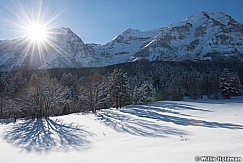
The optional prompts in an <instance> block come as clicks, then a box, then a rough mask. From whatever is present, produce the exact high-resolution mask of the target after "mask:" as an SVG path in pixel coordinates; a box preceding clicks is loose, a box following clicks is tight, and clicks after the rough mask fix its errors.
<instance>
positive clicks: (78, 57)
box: [0, 28, 96, 70]
mask: <svg viewBox="0 0 243 163" xmlns="http://www.w3.org/2000/svg"><path fill="white" fill-rule="evenodd" d="M49 33H50V34H49V39H48V40H49V41H48V42H45V43H43V45H40V46H39V47H40V48H38V45H37V44H32V43H31V41H29V40H28V39H26V38H18V39H14V40H4V41H1V42H0V70H10V69H23V68H29V69H40V68H67V67H89V66H92V65H95V63H94V62H95V61H96V59H95V51H94V49H93V47H91V46H89V45H86V44H84V42H83V41H82V40H81V39H80V38H79V37H78V36H77V35H76V34H74V33H73V32H72V31H71V30H70V29H69V28H59V29H52V30H51V31H50V32H49Z"/></svg>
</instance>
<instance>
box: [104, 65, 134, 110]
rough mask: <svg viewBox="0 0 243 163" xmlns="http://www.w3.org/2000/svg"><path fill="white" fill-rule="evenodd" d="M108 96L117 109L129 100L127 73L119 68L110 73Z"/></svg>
mask: <svg viewBox="0 0 243 163" xmlns="http://www.w3.org/2000/svg"><path fill="white" fill-rule="evenodd" d="M109 97H110V100H111V102H112V103H113V104H115V107H116V108H117V109H118V108H121V107H123V106H125V104H126V103H128V102H129V101H130V87H129V84H128V79H127V74H126V73H125V72H123V71H122V70H121V69H115V70H114V71H113V73H112V74H111V78H110V82H109Z"/></svg>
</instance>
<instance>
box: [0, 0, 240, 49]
mask: <svg viewBox="0 0 243 163" xmlns="http://www.w3.org/2000/svg"><path fill="white" fill-rule="evenodd" d="M40 4H42V5H41V6H42V12H41V17H42V19H43V21H45V20H48V19H50V18H52V17H54V16H55V15H59V16H58V17H57V18H55V19H54V20H53V22H52V23H51V24H50V27H51V28H58V27H69V28H71V29H72V30H73V32H74V33H76V34H77V35H78V36H80V37H81V39H82V40H83V41H84V42H85V43H91V42H92V43H102V44H104V43H106V42H108V41H111V40H112V39H113V38H114V37H115V36H117V35H118V34H120V33H122V32H123V31H124V30H126V29H127V28H135V29H140V30H150V29H154V28H160V27H164V26H167V25H169V24H170V23H176V22H179V21H181V20H183V19H185V18H186V17H188V16H191V15H193V14H198V13H199V12H201V11H207V12H217V11H222V12H224V13H226V14H228V15H230V16H232V17H233V18H234V19H236V20H237V21H239V22H240V23H243V16H242V15H243V0H42V1H40V0H39V1H38V0H22V1H21V0H18V1H16V0H0V15H1V17H0V40H3V39H11V38H16V37H19V35H20V34H19V30H20V29H18V27H16V24H17V23H21V22H20V21H21V20H19V19H20V18H17V17H18V16H19V15H22V13H21V11H20V7H19V6H21V7H22V10H25V11H28V12H27V13H28V15H31V14H32V13H34V14H36V13H37V11H38V10H37V8H38V7H39V6H40ZM16 15H18V16H16ZM16 22H17V23H16Z"/></svg>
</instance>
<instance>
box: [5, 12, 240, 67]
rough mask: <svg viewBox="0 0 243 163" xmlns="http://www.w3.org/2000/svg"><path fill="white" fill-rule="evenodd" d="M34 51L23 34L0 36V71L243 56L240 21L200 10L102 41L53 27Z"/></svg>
mask: <svg viewBox="0 0 243 163" xmlns="http://www.w3.org/2000/svg"><path fill="white" fill-rule="evenodd" d="M49 38H50V42H51V46H50V45H45V48H44V49H43V50H42V51H41V55H40V51H38V49H37V48H35V47H32V48H31V46H30V45H29V44H28V42H26V41H23V40H24V39H23V38H19V39H14V40H3V41H0V70H1V71H3V70H11V69H20V68H25V69H26V68H27V69H40V68H68V67H100V66H107V65H113V64H118V63H124V62H134V61H138V60H149V61H164V60H184V59H192V60H195V59H196V60H229V61H231V60H234V61H235V60H236V61H242V60H243V25H242V24H241V23H238V22H236V21H235V20H234V19H233V18H232V17H230V16H228V15H226V14H224V13H222V12H217V13H207V12H201V13H199V14H198V15H193V16H191V17H188V18H187V19H186V20H184V21H182V22H180V23H176V24H172V25H169V26H168V27H164V28H160V29H154V30H150V31H139V30H135V29H128V30H126V31H124V32H123V33H122V34H120V35H118V36H117V37H116V38H115V39H113V40H112V41H110V42H108V43H106V44H105V45H97V44H85V43H84V42H83V41H82V40H81V38H79V37H78V36H77V35H76V34H74V33H73V32H72V31H71V30H70V29H69V28H59V29H53V30H52V31H51V34H50V36H49Z"/></svg>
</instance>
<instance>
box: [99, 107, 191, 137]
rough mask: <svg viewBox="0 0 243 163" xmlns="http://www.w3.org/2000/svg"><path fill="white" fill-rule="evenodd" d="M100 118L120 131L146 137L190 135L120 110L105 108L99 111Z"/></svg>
mask: <svg viewBox="0 0 243 163" xmlns="http://www.w3.org/2000/svg"><path fill="white" fill-rule="evenodd" d="M97 117H98V119H99V120H101V121H102V122H104V123H105V124H106V125H107V126H110V127H112V128H113V129H115V130H116V131H118V132H126V133H129V134H132V135H137V136H145V137H168V136H171V135H178V136H181V135H188V132H186V131H183V130H180V129H176V128H172V127H169V126H165V125H161V124H159V123H156V122H153V121H149V120H144V119H139V118H134V117H131V116H128V115H125V114H122V113H121V112H119V111H112V110H104V111H101V112H99V113H97Z"/></svg>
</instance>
